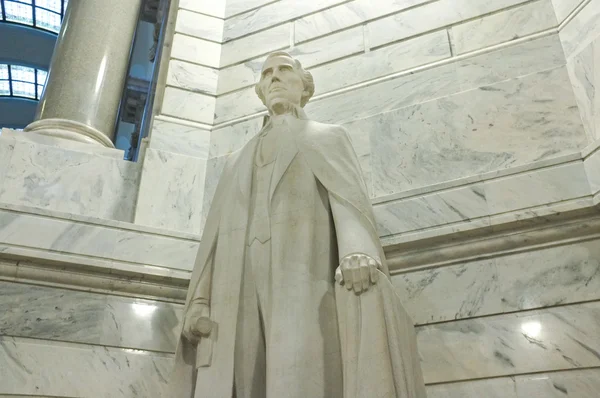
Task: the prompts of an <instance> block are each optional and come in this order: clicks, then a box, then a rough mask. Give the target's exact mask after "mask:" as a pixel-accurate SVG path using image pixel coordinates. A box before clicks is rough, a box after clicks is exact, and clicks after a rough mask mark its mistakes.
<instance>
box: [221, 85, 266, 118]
mask: <svg viewBox="0 0 600 398" xmlns="http://www.w3.org/2000/svg"><path fill="white" fill-rule="evenodd" d="M266 110H267V109H266V108H265V106H264V104H263V103H262V102H261V101H260V99H259V98H258V96H257V95H256V91H254V87H248V88H244V89H242V90H239V91H234V92H232V93H229V94H224V95H220V96H219V97H217V100H216V105H215V124H219V123H225V122H228V121H231V120H235V119H238V118H241V117H244V116H249V115H254V114H256V113H258V112H266Z"/></svg>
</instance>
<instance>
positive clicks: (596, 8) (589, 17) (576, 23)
mask: <svg viewBox="0 0 600 398" xmlns="http://www.w3.org/2000/svg"><path fill="white" fill-rule="evenodd" d="M598 21H600V3H599V2H598V1H595V0H592V1H590V2H589V3H588V4H587V5H586V6H585V7H584V8H583V9H582V10H581V11H580V12H579V13H578V14H577V15H576V16H575V18H573V19H572V20H571V21H569V23H568V24H567V25H566V26H565V27H564V28H563V29H562V30H561V31H560V40H561V41H562V44H563V48H564V50H565V56H566V57H567V58H571V57H572V56H574V55H577V54H579V52H580V51H582V50H583V49H584V48H586V47H587V46H588V45H589V44H590V43H591V42H592V41H594V40H596V39H597V38H598V36H599V35H600V23H599V22H598Z"/></svg>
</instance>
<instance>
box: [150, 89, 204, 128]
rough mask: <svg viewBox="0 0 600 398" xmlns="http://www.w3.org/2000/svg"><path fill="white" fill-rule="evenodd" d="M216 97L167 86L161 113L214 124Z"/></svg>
mask: <svg viewBox="0 0 600 398" xmlns="http://www.w3.org/2000/svg"><path fill="white" fill-rule="evenodd" d="M215 104H216V98H215V97H213V96H211V95H204V94H198V93H194V92H191V91H186V90H181V89H179V88H175V87H166V88H165V93H164V97H163V103H162V109H161V113H163V114H165V115H169V116H173V117H177V118H181V119H186V120H192V121H195V122H200V123H207V124H212V123H213V120H214V116H215V115H214V113H215Z"/></svg>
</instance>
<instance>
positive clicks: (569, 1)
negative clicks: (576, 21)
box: [552, 0, 585, 23]
mask: <svg viewBox="0 0 600 398" xmlns="http://www.w3.org/2000/svg"><path fill="white" fill-rule="evenodd" d="M584 1H585V0H552V4H553V5H554V12H555V13H556V18H557V19H558V23H561V22H563V21H564V20H565V19H566V18H567V17H568V16H569V14H571V13H572V12H573V10H575V8H577V6H578V5H580V4H581V3H583V2H584Z"/></svg>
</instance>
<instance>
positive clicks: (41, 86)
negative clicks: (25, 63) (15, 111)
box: [37, 84, 44, 99]
mask: <svg viewBox="0 0 600 398" xmlns="http://www.w3.org/2000/svg"><path fill="white" fill-rule="evenodd" d="M43 91H44V85H43V84H38V85H37V98H38V99H40V98H42V92H43Z"/></svg>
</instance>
